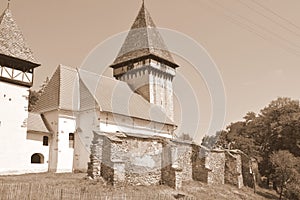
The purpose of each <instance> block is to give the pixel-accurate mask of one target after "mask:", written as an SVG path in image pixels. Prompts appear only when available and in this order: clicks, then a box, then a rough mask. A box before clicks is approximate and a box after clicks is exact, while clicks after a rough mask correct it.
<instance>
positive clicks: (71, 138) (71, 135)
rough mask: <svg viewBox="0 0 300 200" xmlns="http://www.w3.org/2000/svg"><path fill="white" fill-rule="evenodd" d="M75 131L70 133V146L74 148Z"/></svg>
mask: <svg viewBox="0 0 300 200" xmlns="http://www.w3.org/2000/svg"><path fill="white" fill-rule="evenodd" d="M74 141H75V138H74V133H69V148H72V149H74Z"/></svg>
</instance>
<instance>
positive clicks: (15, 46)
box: [0, 1, 36, 63]
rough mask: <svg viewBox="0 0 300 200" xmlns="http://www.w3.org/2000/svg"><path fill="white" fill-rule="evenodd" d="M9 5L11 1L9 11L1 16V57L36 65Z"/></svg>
mask: <svg viewBox="0 0 300 200" xmlns="http://www.w3.org/2000/svg"><path fill="white" fill-rule="evenodd" d="M9 3H10V1H8V5H7V9H5V10H4V12H3V13H2V15H1V16H0V55H1V54H2V55H6V56H10V57H13V58H18V59H21V60H24V61H27V62H31V63H36V60H35V59H34V56H33V53H32V51H31V49H30V48H29V46H28V45H27V43H26V40H25V39H24V36H23V33H22V32H21V30H20V28H19V27H18V25H17V23H16V22H15V20H14V19H13V16H12V13H11V11H10V9H9Z"/></svg>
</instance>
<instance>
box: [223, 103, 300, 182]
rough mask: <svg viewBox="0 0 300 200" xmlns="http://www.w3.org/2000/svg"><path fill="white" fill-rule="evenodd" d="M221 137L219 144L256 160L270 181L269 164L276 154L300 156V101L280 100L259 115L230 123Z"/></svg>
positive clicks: (270, 171) (271, 171) (272, 168)
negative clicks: (288, 153) (287, 152)
mask: <svg viewBox="0 0 300 200" xmlns="http://www.w3.org/2000/svg"><path fill="white" fill-rule="evenodd" d="M219 138H220V140H219V141H218V144H219V145H222V146H223V147H228V145H231V147H232V148H238V149H240V150H242V151H244V152H245V153H247V154H248V155H249V156H252V157H255V158H256V159H257V160H258V161H259V168H260V173H261V174H262V175H263V176H266V177H267V180H269V179H270V176H271V174H272V173H274V170H275V169H274V167H273V166H272V163H271V162H270V156H271V155H272V153H273V152H276V151H279V150H288V151H289V152H291V153H292V154H293V155H294V156H300V106H299V101H297V100H292V99H290V98H278V99H276V100H274V101H272V102H271V103H270V104H269V105H268V106H266V107H265V108H263V109H262V110H261V111H260V113H259V114H258V115H255V113H252V112H249V113H247V114H246V116H245V117H244V121H239V122H235V123H232V124H230V125H229V126H228V127H227V129H226V130H225V131H224V132H222V135H221V136H220V137H219Z"/></svg>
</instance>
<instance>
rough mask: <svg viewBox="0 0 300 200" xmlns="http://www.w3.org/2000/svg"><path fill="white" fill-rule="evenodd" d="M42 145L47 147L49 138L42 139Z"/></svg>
mask: <svg viewBox="0 0 300 200" xmlns="http://www.w3.org/2000/svg"><path fill="white" fill-rule="evenodd" d="M43 145H44V146H48V145H49V137H48V136H44V137H43Z"/></svg>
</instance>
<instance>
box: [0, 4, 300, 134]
mask: <svg viewBox="0 0 300 200" xmlns="http://www.w3.org/2000/svg"><path fill="white" fill-rule="evenodd" d="M145 5H146V7H147V9H148V11H149V12H150V13H151V16H152V18H153V20H154V22H155V24H156V25H157V27H160V28H164V29H167V30H172V31H176V32H178V33H181V34H184V35H185V36H187V37H189V38H190V39H192V40H194V42H195V43H197V44H198V45H199V46H201V48H202V49H204V50H205V52H206V53H207V56H208V57H209V58H210V59H211V62H212V63H214V64H215V67H216V69H217V71H218V74H217V76H219V78H220V80H219V81H221V82H222V87H224V95H225V99H224V105H225V108H226V113H225V118H224V123H223V125H222V128H225V127H226V125H228V124H230V123H231V122H234V121H238V120H242V118H243V116H245V114H246V113H247V112H248V111H254V112H256V113H257V112H259V110H260V109H262V108H263V107H265V106H266V105H268V103H269V102H270V101H271V100H274V99H276V98H277V97H282V96H284V97H291V98H293V99H300V89H299V85H300V78H299V75H300V13H299V8H300V1H298V0H286V1H282V0H264V1H259V0H226V1H224V0H187V1H180V0H163V1H160V0H151V1H150V0H145ZM140 6H141V0H127V1H120V0H118V1H117V0H87V1H74V0H64V1H58V0H52V1H36V0H26V1H11V3H10V9H11V10H12V13H13V17H14V19H15V20H16V22H17V24H18V25H19V27H20V28H21V30H22V32H23V34H24V36H25V38H26V41H27V43H28V44H29V46H30V47H31V49H32V50H33V52H34V55H35V57H36V59H37V60H38V61H39V62H40V63H41V67H39V68H38V69H36V70H35V80H34V81H35V82H34V87H33V88H34V89H37V88H39V85H41V84H42V82H43V80H45V79H46V77H47V76H48V77H51V75H52V73H53V72H54V70H55V69H56V67H57V66H58V65H59V64H64V65H67V66H72V67H77V68H80V66H82V63H83V62H84V60H85V59H86V58H87V56H88V55H90V52H91V51H92V50H93V49H95V47H97V45H98V46H99V44H102V43H103V42H105V41H107V40H109V39H110V38H112V37H113V36H115V35H116V34H119V33H122V32H124V31H127V30H129V28H130V26H131V24H132V23H133V21H134V19H135V17H136V15H137V13H138V10H139V9H140ZM0 7H1V8H2V10H4V9H5V8H6V7H7V1H5V0H1V2H0ZM167 40H168V38H167ZM167 43H168V42H167ZM121 45H122V40H120V43H119V44H118V45H115V46H114V47H112V49H110V51H111V52H114V54H115V55H112V58H113V57H114V56H116V55H117V53H118V51H119V48H120V47H121ZM167 45H168V44H167ZM188 53H189V52H188ZM190 53H191V54H192V53H195V52H192V50H191V51H190ZM202 53H203V52H202ZM199 55H200V53H199ZM199 57H201V56H199ZM174 58H175V61H176V62H177V63H178V64H179V65H180V67H179V68H178V69H177V77H175V80H174V87H175V89H174V91H183V90H185V88H184V87H183V86H184V85H186V87H190V92H191V94H189V95H191V96H192V97H193V98H192V100H191V102H193V103H191V104H190V105H196V106H197V109H195V107H194V106H190V107H185V106H184V105H186V104H189V103H188V100H182V99H180V95H179V93H180V92H178V95H177V94H176V93H175V105H176V106H177V111H178V112H179V114H176V115H175V120H176V121H178V122H181V121H184V120H182V119H181V118H182V117H184V119H185V121H189V122H187V123H186V124H185V125H184V126H183V127H184V128H179V132H180V133H182V132H185V133H189V134H191V135H192V136H195V138H196V140H200V138H201V137H202V136H203V135H204V134H212V132H214V131H216V130H214V129H209V124H210V122H211V119H212V116H213V115H214V112H215V110H214V109H213V108H214V106H215V105H214V103H213V102H214V101H213V100H212V98H215V96H214V95H212V94H211V91H210V87H211V85H210V84H208V82H207V78H208V77H207V76H206V75H205V73H202V72H201V71H200V72H199V70H198V71H197V70H196V69H197V66H193V65H192V64H191V61H190V60H187V59H186V57H184V56H183V55H178V54H177V55H176V54H174ZM111 62H113V60H111ZM107 67H108V66H107ZM105 73H106V75H108V76H110V74H111V71H109V70H107V71H106V72H105ZM214 81H215V80H211V82H212V83H213V82H214ZM182 82H184V84H181V83H182ZM216 82H217V81H216ZM186 93H188V92H186ZM221 93H222V92H221ZM220 101H221V104H222V102H223V100H220ZM221 106H222V105H221ZM178 107H179V108H178ZM217 107H218V106H217ZM195 110H196V111H195ZM184 112H185V113H186V114H182V113H184ZM190 112H191V114H190ZM189 114H190V115H189ZM194 114H196V115H194ZM197 114H198V116H197ZM195 118H197V119H195ZM198 118H199V119H198ZM196 122H199V127H197V128H196V129H197V130H196V131H193V130H194V129H195V124H194V123H196ZM179 126H180V125H179ZM190 127H193V128H192V129H191V128H190Z"/></svg>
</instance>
